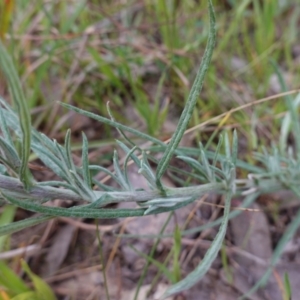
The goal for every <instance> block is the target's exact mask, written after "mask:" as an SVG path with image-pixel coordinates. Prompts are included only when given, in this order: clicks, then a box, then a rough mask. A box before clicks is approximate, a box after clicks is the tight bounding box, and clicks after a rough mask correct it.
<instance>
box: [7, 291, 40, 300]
mask: <svg viewBox="0 0 300 300" xmlns="http://www.w3.org/2000/svg"><path fill="white" fill-rule="evenodd" d="M10 300H40V298H39V295H38V294H37V292H33V291H30V292H25V293H22V294H19V295H17V296H15V297H13V298H11V299H10Z"/></svg>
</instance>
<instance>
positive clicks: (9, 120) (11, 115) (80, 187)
mask: <svg viewBox="0 0 300 300" xmlns="http://www.w3.org/2000/svg"><path fill="white" fill-rule="evenodd" d="M208 11H209V17H210V30H209V37H208V42H207V46H206V50H205V53H204V56H203V59H202V62H201V65H200V67H199V71H198V73H197V75H196V79H195V81H194V84H193V86H192V88H191V91H190V94H189V97H188V99H187V101H186V104H185V108H184V110H183V112H182V114H181V117H180V119H179V122H178V126H177V128H176V130H175V132H174V134H173V136H172V138H171V140H170V142H169V143H168V144H167V145H166V144H165V143H164V142H162V141H161V140H159V139H157V138H154V137H152V136H150V135H147V134H145V133H142V132H140V131H139V130H136V129H133V128H130V127H128V126H125V125H122V124H121V123H119V122H117V121H116V120H114V118H113V117H112V115H111V113H109V115H110V118H105V117H102V116H99V115H97V114H94V113H91V112H88V111H85V110H82V109H79V108H77V107H73V106H71V105H69V104H66V103H61V105H62V106H63V107H65V108H68V109H70V110H73V111H74V112H77V113H79V114H82V115H84V116H86V117H89V118H92V119H94V120H96V121H98V122H101V123H104V124H106V125H108V126H111V127H113V128H115V129H117V130H118V131H119V132H120V134H121V139H120V140H119V141H117V144H118V146H119V147H120V149H121V150H122V151H124V153H125V155H126V157H125V160H124V164H123V165H120V162H119V158H118V152H117V151H115V152H114V155H113V166H114V172H111V171H110V170H108V169H106V168H104V167H102V166H98V165H93V164H90V162H89V160H88V149H89V143H88V139H87V138H86V136H85V135H84V134H83V136H82V140H83V142H82V164H81V165H80V166H77V165H76V164H75V163H74V161H73V159H72V153H71V132H70V131H69V130H68V131H67V133H66V136H65V143H64V145H60V144H59V143H58V142H57V141H55V140H52V139H50V138H49V137H47V136H46V135H44V134H42V133H40V132H38V131H37V130H35V129H34V128H33V127H32V126H31V123H30V115H29V109H28V106H27V103H26V99H25V97H24V95H23V92H22V88H21V84H20V80H19V78H18V76H17V72H16V70H15V68H14V65H13V63H12V60H11V58H10V56H9V55H8V53H7V50H6V49H5V47H4V46H3V44H2V43H1V42H0V68H1V70H2V72H3V74H4V75H5V77H6V79H7V82H8V84H9V90H10V92H11V97H12V99H13V103H14V104H13V106H14V107H13V108H11V107H10V105H9V104H8V103H7V102H6V101H5V100H3V99H0V129H1V133H2V136H1V137H0V201H1V202H0V203H1V205H5V204H7V203H9V204H13V205H15V206H16V207H20V208H23V209H26V210H29V211H32V212H35V213H40V215H39V216H35V217H32V218H28V219H26V220H22V221H18V222H14V223H11V224H8V225H3V226H0V235H7V234H11V233H14V232H17V231H19V230H22V229H24V228H27V227H30V226H33V225H36V224H39V223H41V222H45V221H47V220H49V219H51V218H55V217H59V216H64V217H78V218H124V217H132V216H140V217H143V216H145V215H149V214H159V213H163V212H168V211H175V210H177V209H179V208H181V207H183V206H185V205H187V204H189V203H191V202H193V201H196V200H197V199H199V197H201V196H202V195H204V194H206V193H217V194H220V195H224V200H225V209H224V214H223V217H222V218H220V219H219V220H216V221H215V222H213V223H210V224H207V226H206V227H209V226H217V225H220V228H219V231H218V234H217V235H216V237H215V239H214V240H213V241H212V244H211V247H210V248H209V250H208V251H207V253H206V255H205V256H204V258H203V260H202V261H201V263H200V264H199V265H198V266H197V267H196V268H195V270H194V271H193V272H191V273H190V274H189V275H187V276H186V277H185V278H184V279H182V280H180V281H179V282H177V283H174V284H173V285H172V286H171V287H170V288H169V289H168V290H167V291H166V292H165V294H164V296H163V298H165V297H168V296H171V295H173V294H175V293H179V292H182V291H184V290H186V289H188V288H190V287H191V286H193V285H194V284H195V283H197V282H198V281H199V280H200V279H201V278H202V277H203V276H204V275H205V273H206V272H207V271H208V269H209V268H210V266H211V264H212V262H213V261H214V259H215V258H216V256H217V254H218V252H219V250H220V248H221V247H222V243H223V240H224V237H225V234H226V229H227V224H228V220H229V219H230V218H232V217H234V216H236V215H237V214H238V213H239V212H238V211H234V212H230V203H231V199H232V197H233V196H237V195H240V196H245V200H244V202H243V205H242V206H243V207H247V206H248V205H250V204H251V203H252V202H253V201H255V199H256V198H257V197H258V196H259V195H260V194H262V193H267V192H269V191H272V192H274V191H277V190H283V189H289V190H292V191H293V192H294V193H295V194H296V195H298V196H299V197H300V189H299V184H298V182H299V179H300V168H299V167H300V136H299V134H298V133H299V130H298V128H299V120H298V114H297V113H296V112H297V110H296V109H297V107H298V105H299V99H300V98H299V96H298V97H297V98H296V100H295V101H292V99H291V98H287V99H286V106H287V109H288V113H287V115H286V117H285V119H284V120H283V124H282V136H283V137H284V138H281V139H280V141H279V144H278V145H274V146H273V147H272V148H271V150H267V149H263V151H262V152H260V153H256V154H255V158H256V159H257V161H258V162H260V164H261V167H257V166H255V165H251V164H248V163H246V162H244V161H242V160H239V159H238V137H237V133H236V131H234V132H233V133H232V134H231V133H230V132H224V133H223V134H222V135H221V137H220V141H219V145H218V147H217V149H216V151H214V152H212V151H209V150H207V149H206V147H204V146H203V145H202V144H201V143H200V144H199V147H198V148H183V147H179V146H178V145H179V142H180V140H181V139H182V137H183V135H184V132H185V130H186V128H187V126H188V123H189V121H190V119H191V117H192V113H193V111H194V108H195V105H196V104H197V99H198V97H199V93H200V91H201V89H202V85H203V82H204V78H205V74H206V73H207V69H208V67H209V64H210V61H211V58H212V54H213V49H214V45H215V40H216V28H215V14H214V9H213V5H212V2H211V0H208ZM275 68H276V66H275ZM276 69H277V71H278V68H276ZM278 74H279V77H280V72H279V71H278ZM281 82H282V89H283V90H284V89H285V87H284V84H283V81H281ZM290 132H291V133H292V134H293V136H294V138H295V148H292V147H289V145H288V142H287V136H288V133H290ZM127 134H130V135H131V136H136V137H138V138H139V139H143V140H145V141H148V142H151V144H152V146H151V147H148V148H145V149H142V148H141V147H139V146H137V145H135V144H134V143H133V142H132V139H130V138H129V137H128V136H127ZM222 149H223V150H224V151H223V152H224V153H221V152H222ZM157 152H160V153H163V155H162V158H161V159H160V160H157V158H156V157H155V155H154V154H155V153H157ZM31 153H33V154H34V155H36V156H37V157H38V158H39V159H40V160H41V161H42V162H43V163H44V164H45V165H46V166H47V167H48V168H49V169H51V170H52V171H53V172H54V173H55V174H56V175H57V176H58V177H59V178H60V179H61V180H58V181H45V182H37V181H36V180H35V179H34V177H33V175H32V174H30V171H29V168H28V161H29V156H30V154H31ZM174 156H176V157H177V158H178V159H180V160H182V161H183V162H184V163H186V164H187V165H188V166H189V167H190V168H191V169H192V170H193V172H191V173H190V174H189V175H190V176H192V177H193V179H194V180H197V181H198V182H199V184H198V185H193V186H188V187H185V186H184V187H178V188H170V187H168V186H165V185H164V184H163V182H162V180H161V179H162V176H163V175H164V174H165V173H166V172H168V173H169V174H170V175H171V176H173V177H174V178H177V179H178V181H180V178H178V174H180V173H182V174H184V172H185V171H184V170H180V169H179V168H176V167H174V166H171V165H170V161H171V159H172V158H173V157H174ZM130 161H132V162H133V163H134V164H135V165H136V166H137V167H138V169H139V173H140V174H141V175H142V176H144V177H145V179H146V180H147V182H148V185H149V188H148V189H147V190H135V189H133V188H132V185H131V183H130V180H129V178H128V174H127V167H128V164H129V162H130ZM150 163H155V164H157V167H156V172H153V171H152V168H151V167H150ZM237 169H241V170H243V171H246V172H248V176H247V178H243V179H239V178H237V177H236V174H237ZM97 172H98V173H99V172H103V173H105V174H107V175H109V176H111V178H112V179H113V180H114V181H115V182H116V183H117V185H118V188H115V187H112V186H108V185H106V184H103V183H101V182H100V181H98V180H97V179H96V176H95V175H94V174H95V173H97ZM95 187H97V189H95ZM54 199H61V200H72V201H73V202H74V203H76V205H74V206H73V207H70V208H62V207H52V206H47V205H44V204H45V203H47V202H49V201H51V200H54ZM122 202H135V203H137V204H138V207H137V208H136V209H119V208H106V206H107V205H108V204H113V203H114V204H118V203H122ZM299 225H300V212H298V214H297V215H296V217H295V219H294V220H293V221H292V222H291V224H290V226H289V228H288V229H287V231H286V232H285V233H284V235H283V236H282V238H281V240H280V242H279V243H278V245H277V247H276V249H275V251H274V254H273V257H272V260H271V262H270V267H269V269H268V270H267V272H266V274H265V275H264V276H263V278H262V280H260V281H259V282H258V283H257V284H256V285H255V286H254V288H253V289H252V291H254V290H255V289H257V288H259V287H260V286H262V285H263V284H264V283H266V281H267V280H268V277H269V276H270V274H271V271H272V268H273V267H274V265H275V264H276V262H277V261H278V259H279V257H280V255H281V253H282V251H283V248H284V246H285V245H286V243H287V242H288V241H289V240H290V239H291V237H292V236H293V234H294V233H295V231H296V230H297V228H298V227H299ZM203 229H204V227H203V226H202V227H200V228H196V229H192V231H193V230H194V232H195V231H198V232H199V231H201V230H203ZM189 232H191V230H189V231H184V232H181V235H184V234H186V233H189ZM250 292H251V291H250Z"/></svg>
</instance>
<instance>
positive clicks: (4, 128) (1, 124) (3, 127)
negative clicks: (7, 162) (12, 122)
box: [0, 106, 14, 148]
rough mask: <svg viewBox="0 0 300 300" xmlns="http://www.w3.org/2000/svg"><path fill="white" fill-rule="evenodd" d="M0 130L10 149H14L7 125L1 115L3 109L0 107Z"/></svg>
mask: <svg viewBox="0 0 300 300" xmlns="http://www.w3.org/2000/svg"><path fill="white" fill-rule="evenodd" d="M0 129H1V131H2V134H3V137H4V140H5V141H6V142H7V143H8V144H9V145H10V146H11V147H12V148H14V143H13V141H12V138H11V134H10V132H9V130H8V127H7V124H6V118H4V114H3V108H2V107H1V106H0Z"/></svg>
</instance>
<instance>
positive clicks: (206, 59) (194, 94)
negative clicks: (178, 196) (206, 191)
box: [156, 0, 216, 188]
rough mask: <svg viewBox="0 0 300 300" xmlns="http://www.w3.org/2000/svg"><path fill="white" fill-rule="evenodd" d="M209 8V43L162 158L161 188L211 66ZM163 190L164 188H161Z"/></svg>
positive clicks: (213, 36)
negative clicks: (162, 178) (164, 175)
mask: <svg viewBox="0 0 300 300" xmlns="http://www.w3.org/2000/svg"><path fill="white" fill-rule="evenodd" d="M208 7H209V17H210V30H209V37H208V42H207V45H206V49H205V53H204V56H203V59H202V62H201V65H200V68H199V71H198V73H197V76H196V79H195V81H194V84H193V86H192V89H191V91H190V94H189V97H188V99H187V102H186V105H185V107H184V110H183V112H182V114H181V116H180V119H179V122H178V125H177V128H176V130H175V132H174V134H173V136H172V138H171V141H170V143H169V144H168V146H167V149H166V151H165V153H164V155H163V157H162V158H161V160H160V162H159V164H158V166H157V170H156V181H157V185H158V186H161V183H160V179H161V177H162V176H163V174H164V173H165V171H166V169H167V167H168V165H169V162H170V160H171V158H172V156H173V154H174V152H175V150H176V148H177V146H178V144H179V142H180V140H181V138H182V136H183V134H184V132H185V130H186V128H187V125H188V123H189V121H190V119H191V117H192V113H193V110H194V108H195V105H196V103H197V101H198V96H199V93H200V91H201V90H202V86H203V82H204V78H205V75H206V72H207V69H208V66H209V64H210V61H211V58H212V53H213V49H214V46H215V41H216V28H215V24H216V21H215V13H214V8H213V5H212V2H211V0H208ZM161 188H162V186H161Z"/></svg>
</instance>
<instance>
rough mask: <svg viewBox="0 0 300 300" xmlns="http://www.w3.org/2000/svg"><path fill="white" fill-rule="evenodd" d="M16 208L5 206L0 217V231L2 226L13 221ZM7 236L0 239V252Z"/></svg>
mask: <svg viewBox="0 0 300 300" xmlns="http://www.w3.org/2000/svg"><path fill="white" fill-rule="evenodd" d="M15 211H16V207H15V206H13V205H6V206H5V207H4V208H3V210H2V213H1V215H0V230H1V227H2V226H3V225H6V224H10V223H11V222H12V221H13V220H14V216H15ZM6 240H7V236H1V237H0V252H1V251H3V249H4V246H5V242H6Z"/></svg>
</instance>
